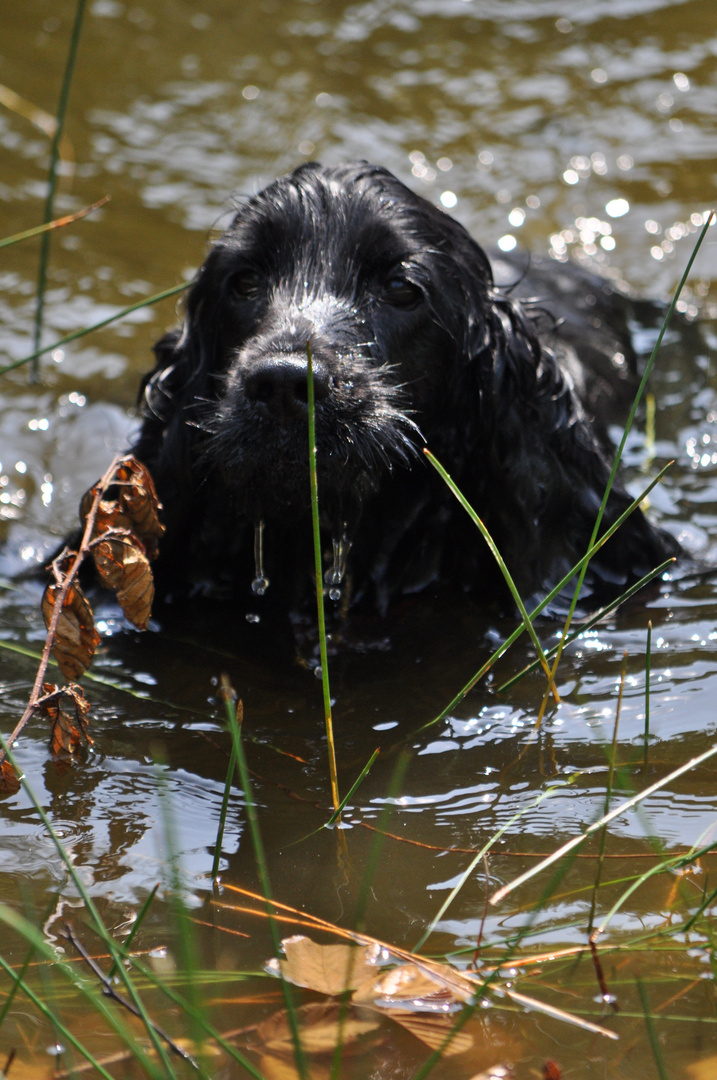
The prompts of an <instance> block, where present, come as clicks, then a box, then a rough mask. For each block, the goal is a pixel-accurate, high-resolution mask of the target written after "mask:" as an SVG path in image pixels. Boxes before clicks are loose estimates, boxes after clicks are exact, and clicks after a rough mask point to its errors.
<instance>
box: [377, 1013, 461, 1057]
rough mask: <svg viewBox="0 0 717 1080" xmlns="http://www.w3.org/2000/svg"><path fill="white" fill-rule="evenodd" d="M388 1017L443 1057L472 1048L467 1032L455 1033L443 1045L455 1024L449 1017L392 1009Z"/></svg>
mask: <svg viewBox="0 0 717 1080" xmlns="http://www.w3.org/2000/svg"><path fill="white" fill-rule="evenodd" d="M390 1016H391V1019H392V1020H395V1021H396V1022H397V1023H398V1024H400V1025H401V1027H404V1028H405V1029H406V1031H410V1033H411V1035H415V1037H416V1038H417V1039H420V1040H421V1042H422V1043H425V1044H426V1046H428V1047H430V1049H431V1050H441V1053H442V1056H443V1057H452V1056H453V1055H455V1054H465V1053H466V1051H467V1050H470V1049H472V1047H473V1036H472V1035H470V1034H469V1033H468V1032H467V1031H459V1032H457V1034H456V1035H454V1036H453V1038H452V1039H451V1041H450V1042H449V1043H448V1045H447V1046H444V1045H443V1044H444V1043H445V1041H446V1039H447V1038H448V1035H449V1034H450V1031H451V1028H452V1027H453V1024H454V1023H455V1020H453V1019H451V1017H449V1016H426V1015H425V1014H424V1015H420V1014H418V1013H415V1012H403V1011H401V1010H400V1009H392V1010H391V1013H390Z"/></svg>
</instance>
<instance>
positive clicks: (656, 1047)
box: [635, 978, 670, 1080]
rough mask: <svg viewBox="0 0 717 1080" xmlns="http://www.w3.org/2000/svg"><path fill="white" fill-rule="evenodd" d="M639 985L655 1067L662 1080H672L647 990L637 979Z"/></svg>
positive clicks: (640, 980)
mask: <svg viewBox="0 0 717 1080" xmlns="http://www.w3.org/2000/svg"><path fill="white" fill-rule="evenodd" d="M635 982H636V983H637V992H638V994H639V995H640V1001H641V1002H642V1011H643V1015H644V1017H645V1027H646V1028H647V1037H648V1039H649V1040H650V1049H651V1050H652V1056H653V1058H654V1059H655V1065H656V1066H657V1071H658V1073H659V1076H660V1080H670V1076H669V1073H668V1072H667V1068H666V1066H665V1061H664V1058H663V1057H662V1050H661V1049H660V1040H659V1039H658V1037H657V1032H656V1031H655V1025H654V1024H653V1022H652V1013H651V1012H650V1001H649V998H648V996H647V990H646V989H645V986H644V983H643V981H642V979H640V978H637V979H635Z"/></svg>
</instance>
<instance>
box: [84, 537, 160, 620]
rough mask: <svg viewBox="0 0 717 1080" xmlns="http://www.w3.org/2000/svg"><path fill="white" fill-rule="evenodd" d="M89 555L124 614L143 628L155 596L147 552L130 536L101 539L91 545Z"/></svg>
mask: <svg viewBox="0 0 717 1080" xmlns="http://www.w3.org/2000/svg"><path fill="white" fill-rule="evenodd" d="M92 555H93V558H94V560H95V566H96V567H97V572H98V573H99V575H100V579H101V580H102V582H103V584H105V585H106V586H107V587H108V588H110V589H114V591H115V593H116V594H117V602H118V603H119V605H120V607H121V608H122V611H123V612H124V614H125V615H126V617H127V618H128V619H129V621H130V622H131V623H132V624H133V625H134V626H136V627H137V629H138V630H146V629H147V626H148V624H149V617H150V615H151V613H152V601H153V600H154V579H153V578H152V571H151V569H150V566H149V560H148V559H147V556H146V555H145V554H144V552H143V551H140V549H139V548H138V547H136V546H135V544H133V543H131V542H130V541H129V540H102V541H101V542H100V543H98V544H96V545H95V546H94V547H93V549H92Z"/></svg>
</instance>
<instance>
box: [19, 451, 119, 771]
mask: <svg viewBox="0 0 717 1080" xmlns="http://www.w3.org/2000/svg"><path fill="white" fill-rule="evenodd" d="M122 460H123V455H120V456H118V457H116V458H115V459H114V460H113V461H112V463H111V465H110V467H109V468H108V469H107V472H106V473H105V474H104V476H103V477H102V479H101V480H100V482H99V483H98V484H97V485H96V488H95V494H94V497H93V499H92V506H91V508H90V512H89V513H88V515H87V518H86V521H85V530H84V532H83V534H82V540H81V541H80V546H79V550H78V551H77V553H76V554H75V557H74V559H73V561H72V564H71V566H70V568H69V570H68V571H67V572H66V573H64V574H63V573H62V572H61V571H60V569H59V566H58V563H60V562H61V561H62V560H63V559H65V558H67V556H68V555H69V554H71V553H70V552H68V549H67V548H63V549H62V551H61V552H60V554H59V555H58V556H57V558H56V559H53V561H52V572H53V574H54V575H55V580H56V582H57V584H58V586H59V589H58V593H57V596H56V598H55V604H54V606H53V609H52V617H51V619H50V625H49V626H48V628H47V637H46V638H45V647H44V649H43V650H42V656H41V658H40V664H39V667H38V669H37V675H36V676H35V683H34V686H33V688H32V692H31V694H30V700H29V701H28V703H27V707H26V709H25V711H24V713H23V714H22V716H21V717H20V720H19V721H18V723H17V724H16V726H15V730H14V731H13V733H12V735H10V737H9V738H8V739H7V745H8V746H9V747H10V746H12V744H13V743H14V742H15V741H16V739H17V738H18V736H19V735H20V732H21V731H22V730H23V728H24V727H25V725H26V724H27V723H28V722H29V720H30V719H31V718H32V716H33V714H34V713H35V710H36V709H37V708H38V707H39V705H40V704H41V702H42V700H43V698H44V697H45V695H44V694H43V693H42V689H43V685H44V682H45V674H46V672H47V666H48V664H49V662H50V653H51V652H52V646H53V645H54V642H55V635H56V634H57V624H58V623H59V621H60V616H61V615H62V609H63V607H64V604H65V599H66V597H67V594H68V592H69V590H70V586H71V585H72V583H73V581H74V580H75V578H76V577H77V573H78V571H79V569H80V566H81V564H82V561H83V559H84V558H85V556H86V555H87V553H88V552H89V550H90V542H91V539H92V533H93V531H94V527H95V520H96V518H97V511H98V509H99V505H100V501H101V499H102V496H103V495H104V493H105V491H106V490H107V488H108V487H109V486H110V485H111V483H112V480H113V478H114V474H115V472H116V471H117V469H118V467H119V463H120V462H121V461H122ZM4 760H5V751H4V750H2V749H0V765H2V763H3V761H4Z"/></svg>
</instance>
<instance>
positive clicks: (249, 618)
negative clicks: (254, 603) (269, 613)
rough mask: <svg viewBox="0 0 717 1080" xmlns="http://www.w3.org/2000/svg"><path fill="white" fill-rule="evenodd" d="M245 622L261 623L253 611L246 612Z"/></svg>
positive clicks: (259, 617) (258, 616)
mask: <svg viewBox="0 0 717 1080" xmlns="http://www.w3.org/2000/svg"><path fill="white" fill-rule="evenodd" d="M246 621H247V622H248V623H258V622H261V615H255V614H254V612H253V611H248V612H247V614H246Z"/></svg>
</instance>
